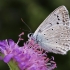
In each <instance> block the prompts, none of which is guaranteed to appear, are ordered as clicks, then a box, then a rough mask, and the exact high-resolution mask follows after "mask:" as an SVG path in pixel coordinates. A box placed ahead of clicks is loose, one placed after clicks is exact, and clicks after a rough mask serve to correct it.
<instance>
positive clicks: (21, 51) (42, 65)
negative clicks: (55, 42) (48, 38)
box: [0, 40, 56, 70]
mask: <svg viewBox="0 0 70 70" xmlns="http://www.w3.org/2000/svg"><path fill="white" fill-rule="evenodd" d="M0 52H1V54H2V55H1V56H0V59H1V60H3V61H4V62H5V63H7V64H8V65H9V64H10V63H11V62H12V65H13V66H14V67H18V69H12V70H53V69H54V68H56V63H55V62H54V59H49V58H48V57H47V55H46V53H44V52H43V50H42V49H40V46H38V45H37V44H34V42H33V41H31V42H26V43H24V46H22V47H19V46H18V44H17V43H15V42H14V41H13V40H3V41H0ZM15 65H16V66H15ZM9 66H10V65H9ZM14 67H13V68H14ZM11 68H12V67H11Z"/></svg>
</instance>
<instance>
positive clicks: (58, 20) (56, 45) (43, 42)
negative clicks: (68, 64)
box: [33, 6, 70, 54]
mask: <svg viewBox="0 0 70 70" xmlns="http://www.w3.org/2000/svg"><path fill="white" fill-rule="evenodd" d="M69 24H70V23H69V14H68V10H67V9H66V7H65V6H60V7H58V8H57V9H55V10H54V11H53V12H52V13H51V14H50V15H49V16H48V17H47V18H46V19H45V20H44V21H43V22H42V23H41V25H40V26H39V27H38V28H37V30H36V31H35V33H34V34H33V38H34V40H35V41H36V42H37V43H38V44H39V45H40V46H41V47H42V48H43V49H45V50H47V51H48V52H53V53H56V54H57V53H58V54H66V52H67V51H68V50H69V49H70V27H69Z"/></svg>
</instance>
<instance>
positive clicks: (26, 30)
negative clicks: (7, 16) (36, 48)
mask: <svg viewBox="0 0 70 70" xmlns="http://www.w3.org/2000/svg"><path fill="white" fill-rule="evenodd" d="M21 21H22V22H23V23H24V24H25V25H26V26H27V27H28V29H29V30H30V31H29V32H31V33H32V30H31V28H30V27H29V26H28V25H27V24H26V23H25V22H24V21H23V19H22V18H21ZM23 30H24V29H23ZM25 31H28V30H25Z"/></svg>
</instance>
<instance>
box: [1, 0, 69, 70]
mask: <svg viewBox="0 0 70 70" xmlns="http://www.w3.org/2000/svg"><path fill="white" fill-rule="evenodd" d="M61 5H65V6H66V7H67V9H68V11H69V12H70V0H0V39H1V40H3V39H13V40H14V41H15V42H17V40H18V35H19V34H20V33H21V32H22V31H24V30H29V29H28V28H27V26H26V25H25V24H24V23H23V22H22V21H21V18H22V19H23V20H24V21H25V22H26V24H27V25H28V26H29V27H30V28H31V30H32V32H34V31H35V30H36V28H37V27H38V26H39V24H40V23H41V22H42V21H43V20H44V19H45V18H46V17H47V16H48V15H49V14H50V13H51V12H52V11H53V10H54V9H56V8H57V7H59V6H61ZM50 20H51V19H50ZM20 28H21V29H20ZM23 29H24V30H23ZM24 32H25V35H24V36H23V37H24V39H25V40H24V41H26V40H27V34H28V33H29V32H28V31H24ZM22 44H23V43H22V42H21V45H22ZM48 56H49V57H50V56H54V58H55V61H56V63H57V68H56V69H55V70H70V51H69V52H68V53H67V55H56V54H52V53H49V54H48ZM0 70H9V67H8V66H7V64H5V63H4V62H3V61H0Z"/></svg>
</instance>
